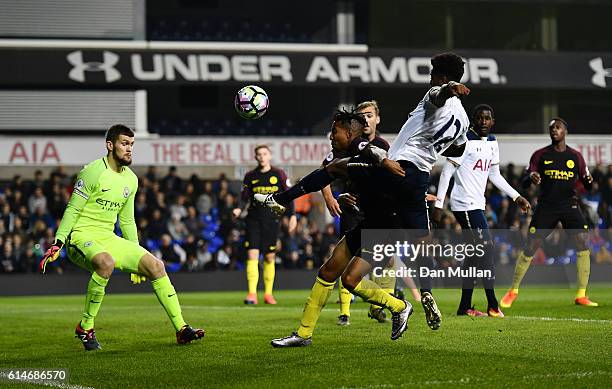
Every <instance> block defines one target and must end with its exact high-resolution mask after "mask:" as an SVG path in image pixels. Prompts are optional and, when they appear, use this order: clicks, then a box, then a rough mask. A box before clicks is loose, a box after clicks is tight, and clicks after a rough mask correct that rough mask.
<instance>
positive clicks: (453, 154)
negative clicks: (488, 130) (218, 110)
mask: <svg viewBox="0 0 612 389" xmlns="http://www.w3.org/2000/svg"><path fill="white" fill-rule="evenodd" d="M466 145H467V136H466V135H465V132H464V133H463V134H461V135H460V136H458V137H457V139H455V141H454V142H453V143H452V144H451V145H450V146H448V147H447V148H446V150H444V151H443V152H442V155H443V156H445V157H449V158H459V159H460V160H463V159H462V156H463V154H464V153H465V146H466ZM455 162H457V163H458V164H461V162H460V161H458V160H455Z"/></svg>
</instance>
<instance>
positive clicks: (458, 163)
mask: <svg viewBox="0 0 612 389" xmlns="http://www.w3.org/2000/svg"><path fill="white" fill-rule="evenodd" d="M468 145H469V143H468V144H466V145H465V150H463V154H461V155H460V156H459V157H447V158H446V159H447V160H449V161H450V163H451V164H453V165H455V166H461V165H462V164H463V161H464V160H465V157H466V155H467V154H468V147H469V146H468Z"/></svg>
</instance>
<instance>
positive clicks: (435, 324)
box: [381, 161, 442, 330]
mask: <svg viewBox="0 0 612 389" xmlns="http://www.w3.org/2000/svg"><path fill="white" fill-rule="evenodd" d="M400 165H401V166H402V168H403V169H404V172H405V176H404V177H400V176H397V175H392V174H390V173H386V170H384V169H382V170H381V174H382V175H384V176H385V177H386V178H387V180H388V181H389V185H388V186H389V187H390V189H391V190H392V193H393V194H394V196H395V198H396V199H397V202H398V207H397V216H398V218H399V222H400V223H401V227H402V228H403V229H404V230H405V231H406V232H407V233H408V237H407V239H409V240H411V241H414V242H415V243H416V244H419V243H421V244H422V243H424V244H427V243H428V242H429V241H430V239H431V236H430V234H429V213H428V207H427V201H426V200H425V195H426V193H427V190H428V187H429V174H428V173H426V172H423V171H421V170H419V169H418V168H417V167H416V166H415V165H414V164H413V163H411V162H408V161H400ZM416 263H417V265H418V266H419V267H420V268H426V269H428V270H432V269H433V266H434V262H433V258H430V257H427V256H419V257H418V258H417V260H416ZM419 274H420V271H419ZM419 282H420V288H421V304H422V305H423V310H424V311H425V320H426V321H427V325H428V326H429V328H431V329H432V330H437V329H439V328H440V325H441V322H442V314H441V313H440V310H439V309H438V305H437V303H436V301H435V299H434V298H433V295H432V292H431V289H432V279H431V277H429V276H426V277H419Z"/></svg>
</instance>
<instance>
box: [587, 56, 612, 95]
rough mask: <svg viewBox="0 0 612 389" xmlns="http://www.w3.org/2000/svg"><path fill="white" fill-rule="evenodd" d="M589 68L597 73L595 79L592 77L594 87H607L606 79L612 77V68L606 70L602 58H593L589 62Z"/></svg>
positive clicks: (594, 75)
mask: <svg viewBox="0 0 612 389" xmlns="http://www.w3.org/2000/svg"><path fill="white" fill-rule="evenodd" d="M589 66H591V69H593V71H594V72H595V74H593V77H591V82H592V83H593V84H594V85H597V86H600V87H602V88H605V87H606V77H612V68H607V69H606V68H604V66H603V60H602V59H601V57H599V58H593V59H592V60H590V61H589Z"/></svg>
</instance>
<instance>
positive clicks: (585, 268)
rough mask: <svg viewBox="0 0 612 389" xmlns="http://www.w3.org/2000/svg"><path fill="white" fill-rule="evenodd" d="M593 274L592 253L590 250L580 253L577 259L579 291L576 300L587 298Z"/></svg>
mask: <svg viewBox="0 0 612 389" xmlns="http://www.w3.org/2000/svg"><path fill="white" fill-rule="evenodd" d="M590 274H591V252H590V251H589V250H583V251H578V255H577V258H576V281H577V286H578V291H577V292H576V298H580V297H584V296H586V288H587V286H588V285H589V275H590Z"/></svg>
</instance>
